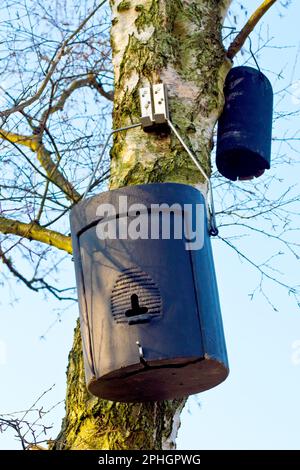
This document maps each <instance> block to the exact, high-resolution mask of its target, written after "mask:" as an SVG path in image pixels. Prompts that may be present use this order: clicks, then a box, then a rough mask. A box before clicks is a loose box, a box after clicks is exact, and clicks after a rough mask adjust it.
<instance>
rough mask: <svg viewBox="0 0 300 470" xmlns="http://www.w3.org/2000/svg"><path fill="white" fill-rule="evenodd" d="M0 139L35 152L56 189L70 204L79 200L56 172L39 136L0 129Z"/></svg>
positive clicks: (69, 185)
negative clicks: (61, 192) (63, 194)
mask: <svg viewBox="0 0 300 470" xmlns="http://www.w3.org/2000/svg"><path fill="white" fill-rule="evenodd" d="M0 137H2V138H3V139H4V140H7V141H8V142H11V143H12V144H13V145H16V146H17V145H18V144H19V145H23V146H25V147H27V148H29V149H30V150H32V152H36V154H37V159H38V161H39V162H40V164H41V166H42V167H43V168H44V170H45V171H46V174H47V176H48V178H49V180H50V181H51V182H52V183H54V184H55V185H56V186H57V187H58V188H60V189H61V190H62V191H63V192H64V193H65V195H66V196H67V198H68V199H69V200H71V201H72V202H77V201H79V200H80V198H81V196H80V194H79V193H78V192H77V191H76V190H75V189H74V187H73V185H72V184H71V183H70V182H69V181H68V180H67V179H66V178H65V177H64V175H63V174H62V173H61V172H60V171H59V170H58V168H57V167H58V163H54V161H53V160H52V158H51V153H50V152H49V150H47V149H46V147H45V146H44V145H43V143H41V142H40V141H39V136H37V135H32V136H23V135H20V134H16V133H14V132H8V131H5V130H3V129H0Z"/></svg>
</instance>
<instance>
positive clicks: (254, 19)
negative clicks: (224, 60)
mask: <svg viewBox="0 0 300 470" xmlns="http://www.w3.org/2000/svg"><path fill="white" fill-rule="evenodd" d="M275 2H276V0H265V1H264V2H263V3H262V4H261V5H260V6H259V7H258V8H257V10H255V12H254V13H253V14H252V15H251V17H250V18H249V20H248V21H247V23H246V24H245V26H244V27H243V29H242V30H241V31H240V32H239V34H238V35H237V36H236V38H235V39H234V40H233V41H232V43H231V44H230V46H229V48H228V51H227V57H228V58H229V59H231V60H232V59H233V58H234V57H235V56H236V55H237V53H238V52H239V51H240V50H241V49H242V47H243V45H244V44H245V41H246V39H247V38H248V36H249V35H250V34H251V33H252V31H253V30H254V28H255V26H256V25H257V23H258V22H259V20H260V19H261V18H262V17H263V16H264V14H265V13H267V11H268V10H269V8H271V6H272V5H274V3H275Z"/></svg>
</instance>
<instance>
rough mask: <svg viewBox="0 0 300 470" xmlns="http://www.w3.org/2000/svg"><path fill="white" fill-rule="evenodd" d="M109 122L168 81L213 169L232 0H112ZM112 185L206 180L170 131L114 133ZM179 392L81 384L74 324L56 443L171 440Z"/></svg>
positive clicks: (169, 443) (183, 124) (179, 117)
mask: <svg viewBox="0 0 300 470" xmlns="http://www.w3.org/2000/svg"><path fill="white" fill-rule="evenodd" d="M110 3H111V9H112V29H111V42H112V50H113V63H114V70H115V101H114V114H113V122H114V127H115V128H116V127H121V126H125V125H128V124H131V123H136V122H139V115H140V111H139V99H138V96H139V93H138V90H139V87H140V86H145V85H148V84H149V83H151V84H154V83H160V82H164V83H166V84H167V86H168V90H169V97H170V112H171V118H172V121H173V123H174V124H175V126H176V127H177V128H178V129H179V130H180V132H181V134H182V136H183V137H184V138H185V140H186V142H187V143H188V144H189V145H190V147H191V148H192V149H193V150H194V152H195V154H196V155H197V157H198V159H199V161H200V162H201V164H202V166H203V167H204V168H205V170H206V171H207V173H210V153H211V148H212V132H213V128H214V125H215V122H216V120H217V118H218V116H219V114H220V112H221V110H222V106H223V93H222V89H223V83H224V79H225V76H226V74H227V72H228V70H229V68H230V64H229V63H228V61H227V60H226V56H225V51H224V48H223V45H222V41H221V26H222V22H223V19H224V15H225V13H226V10H227V8H228V6H229V4H230V0H194V1H193V0H130V1H126V2H125V1H124V0H121V1H120V0H111V1H110ZM111 158H112V159H111V188H117V187H120V186H125V185H133V184H141V183H150V182H164V181H169V182H170V181H173V182H182V183H187V184H194V185H198V184H199V185H201V187H202V189H203V190H204V192H205V189H206V188H205V185H204V184H203V179H202V178H201V175H200V173H199V172H198V171H197V170H196V168H195V167H194V165H193V164H192V163H191V161H190V160H189V158H188V157H187V155H186V153H185V152H184V150H183V149H182V147H181V145H180V144H179V143H178V142H177V140H176V139H175V138H174V137H173V136H172V135H156V134H146V133H144V132H143V131H142V130H140V129H135V130H130V131H127V132H124V133H122V134H117V135H116V136H115V139H114V144H113V147H112V150H111ZM184 403H185V400H184V399H182V400H176V401H166V402H159V403H154V402H151V403H144V404H124V403H122V404H121V403H113V402H110V401H106V400H99V399H97V398H95V397H92V396H91V395H89V394H88V392H87V390H86V387H85V380H84V371H83V362H82V352H81V341H80V333H79V328H78V325H77V327H76V329H75V337H74V345H73V348H72V351H71V352H70V356H69V365H68V371H67V397H66V416H65V418H64V420H63V426H62V430H61V433H60V435H59V436H58V440H57V442H56V444H54V448H56V449H162V448H173V447H174V445H175V438H176V434H177V430H178V427H179V415H180V412H181V410H182V408H183V406H184Z"/></svg>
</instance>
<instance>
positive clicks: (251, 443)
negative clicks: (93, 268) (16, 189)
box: [0, 0, 300, 449]
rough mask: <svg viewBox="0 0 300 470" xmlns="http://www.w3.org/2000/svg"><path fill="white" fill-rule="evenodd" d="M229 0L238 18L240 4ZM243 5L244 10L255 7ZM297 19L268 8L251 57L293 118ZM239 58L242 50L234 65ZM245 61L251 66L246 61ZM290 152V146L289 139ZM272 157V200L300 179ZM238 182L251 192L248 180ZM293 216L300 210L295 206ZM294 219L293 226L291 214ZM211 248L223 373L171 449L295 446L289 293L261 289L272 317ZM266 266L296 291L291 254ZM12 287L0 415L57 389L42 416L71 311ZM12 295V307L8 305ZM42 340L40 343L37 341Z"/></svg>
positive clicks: (8, 443) (268, 248) (294, 316)
mask: <svg viewBox="0 0 300 470" xmlns="http://www.w3.org/2000/svg"><path fill="white" fill-rule="evenodd" d="M234 3H235V4H236V6H237V7H236V11H237V10H238V3H239V2H237V1H236V2H234ZM243 3H246V4H247V5H248V7H249V10H250V11H252V10H253V9H254V8H255V7H256V6H257V5H258V4H259V3H260V2H259V1H253V0H252V1H251V2H250V1H247V2H243ZM299 13H300V5H299V2H298V1H296V0H294V1H292V3H291V6H290V7H289V9H288V10H284V9H283V8H280V7H274V8H273V10H271V11H270V12H269V13H268V14H267V16H266V17H265V19H264V21H263V24H262V34H263V35H264V37H266V35H269V38H273V39H272V40H270V42H269V43H268V46H267V47H265V48H264V49H263V50H262V52H261V54H260V55H259V56H258V61H259V65H260V67H261V68H262V70H263V71H264V72H265V73H266V75H267V76H268V77H269V79H270V80H271V82H272V84H273V87H274V91H275V93H276V92H278V91H280V90H282V89H284V88H285V87H286V86H287V85H290V83H294V84H295V85H294V86H293V87H292V88H291V89H289V90H291V92H292V93H293V96H292V95H291V94H289V93H285V94H283V95H282V94H281V95H278V94H275V99H276V102H277V103H278V107H277V109H278V110H279V109H280V110H283V109H284V110H290V111H293V112H296V111H297V110H299V109H300V92H299V93H298V91H299V90H300V65H299V64H297V63H295V57H296V52H297V48H299V46H300V37H299V24H298V23H299ZM242 20H243V13H239V21H241V23H242V22H243V21H242ZM237 28H239V26H238V25H237ZM258 31H259V28H258V29H257V30H256V31H255V33H254V34H253V36H252V42H253V50H256V47H257V44H258V36H257V34H258ZM286 46H290V47H288V48H287V47H286ZM246 49H247V45H246ZM247 59H248V55H247V53H245V54H244V55H243V56H240V57H239V58H238V60H237V61H236V64H242V63H244V62H245V60H247ZM249 64H251V65H253V62H249ZM249 64H248V65H249ZM279 73H281V78H280V79H278V74H279ZM298 81H299V88H298V85H297V84H298ZM297 96H298V98H299V99H297ZM286 132H288V133H289V135H292V134H293V133H294V134H295V133H297V132H298V137H300V136H299V120H298V118H297V117H292V118H290V119H281V120H278V121H277V123H276V126H275V129H274V136H275V137H281V136H283V135H284V134H285V133H286ZM295 136H297V134H295ZM293 145H295V147H296V146H297V142H295V143H294V144H293ZM298 148H299V146H298ZM299 150H300V148H299ZM279 152H280V153H281V154H282V153H286V154H287V156H288V157H289V158H291V159H292V160H293V164H288V163H286V164H285V165H280V166H279V167H277V166H275V167H273V169H272V170H271V172H273V174H274V175H277V176H278V172H280V176H281V180H280V181H277V182H276V184H274V185H273V186H272V189H270V191H271V193H270V194H269V196H270V197H271V196H272V195H273V197H274V198H276V197H278V194H279V193H281V192H283V191H284V190H285V189H286V188H288V187H291V186H292V185H294V184H297V183H298V181H299V175H298V168H299V165H298V164H297V160H298V158H299V156H298V155H297V153H296V152H295V151H293V150H292V149H291V148H289V147H288V146H286V145H284V146H283V147H281V148H279V143H276V144H275V145H274V146H273V156H276V155H278V153H279ZM246 184H247V185H248V186H247V187H248V188H250V187H251V188H252V189H253V186H251V185H252V183H246ZM298 190H299V188H298ZM294 191H297V190H296V189H295V190H294ZM293 209H294V211H295V212H296V213H297V212H298V213H299V205H298V204H297V203H295V204H294V205H293ZM294 219H295V220H294V222H295V226H297V223H298V222H299V221H297V215H295V216H294ZM298 226H299V223H298ZM261 227H262V228H264V227H265V222H263V221H261ZM229 233H230V234H231V235H234V234H235V233H236V232H235V227H231V228H230V229H229V231H226V234H229ZM299 233H300V232H299V231H298V232H295V233H294V234H293V235H292V237H293V240H294V241H295V242H297V241H298V240H299ZM223 234H224V232H223ZM221 235H222V233H221ZM238 243H239V247H241V248H242V249H244V250H245V251H246V252H247V253H248V254H249V255H251V256H253V257H254V259H256V260H258V262H259V261H261V260H264V259H266V258H267V257H268V256H270V255H272V254H274V253H275V252H277V251H278V245H277V244H276V242H273V241H271V240H270V239H266V237H264V236H260V235H258V234H257V235H255V234H252V233H251V236H248V237H247V238H243V239H241V240H240V241H239V242H238ZM213 247H214V257H215V264H216V270H217V276H218V282H219V293H220V298H221V306H222V313H223V321H224V327H225V334H226V340H227V348H228V355H229V361H230V376H229V378H228V379H227V380H226V382H225V383H223V384H222V385H220V386H219V387H217V388H215V389H213V390H210V391H207V392H205V393H202V394H201V395H198V396H197V397H190V399H189V401H188V404H187V406H186V408H185V410H184V412H183V414H182V426H181V429H180V432H179V436H178V448H179V449H264V448H268V449H279V448H282V449H299V448H300V428H299V422H300V403H299V391H300V361H298V360H297V358H298V356H297V354H295V353H296V352H297V351H296V350H295V347H296V346H297V341H300V309H299V306H298V305H297V303H296V302H295V299H294V298H293V296H289V295H288V293H287V291H286V290H285V289H282V288H280V287H278V285H276V284H274V283H272V282H267V283H266V285H265V292H267V294H268V296H269V299H270V300H271V301H272V304H274V305H275V306H276V308H277V311H275V310H274V309H273V308H272V306H271V305H270V303H269V302H268V301H267V300H266V299H265V298H264V296H263V295H262V294H259V293H257V295H255V296H254V298H253V299H252V300H251V296H249V294H251V292H253V290H254V289H255V288H256V286H257V284H258V282H259V273H258V272H257V270H255V269H253V268H252V267H251V266H250V265H249V264H248V263H247V262H246V261H244V260H242V259H241V258H239V257H238V256H237V254H236V253H235V252H234V251H233V250H231V249H230V248H228V247H227V246H226V245H225V244H224V243H222V242H221V241H218V240H215V241H214V242H213ZM274 265H275V267H276V268H277V269H278V270H279V271H280V272H281V273H282V274H280V273H277V275H276V276H277V277H278V278H279V279H280V280H282V281H284V282H286V283H289V284H300V283H299V262H298V261H297V260H296V259H295V258H294V257H293V256H291V255H288V254H285V255H281V256H278V257H277V258H276V259H275V260H274ZM1 269H2V267H1ZM72 269H73V266H72V265H70V266H69V267H67V266H66V265H65V267H64V269H63V272H62V273H61V274H62V278H68V281H69V283H70V280H71V277H72V276H73V270H72ZM11 288H12V290H11ZM11 288H10V287H9V286H8V285H7V284H6V285H4V286H2V287H1V288H0V289H1V297H0V325H1V330H0V377H1V388H0V403H1V412H3V413H8V412H12V411H17V410H23V409H27V408H28V407H29V406H31V405H32V403H34V401H35V400H36V399H37V398H38V397H39V396H40V395H41V394H42V393H43V392H44V391H45V390H47V389H48V388H50V387H51V386H52V385H53V384H56V385H55V387H54V388H53V389H52V390H51V391H50V392H49V393H47V394H46V395H45V397H43V399H42V400H41V404H42V405H43V406H44V409H48V408H51V407H52V406H53V405H55V404H56V403H58V402H60V401H62V400H63V399H64V395H65V370H66V365H67V356H68V352H69V350H70V347H71V343H72V334H73V328H74V326H75V321H76V318H77V313H78V312H77V306H73V307H71V308H69V309H66V310H64V311H62V312H61V316H60V317H58V310H57V309H58V308H59V307H60V306H59V305H58V304H57V302H55V301H53V300H47V301H44V300H43V298H42V297H41V296H39V295H36V294H34V293H31V292H30V291H28V290H27V289H26V288H25V287H23V286H21V285H20V284H17V285H16V284H15V285H14V284H11ZM15 297H17V298H18V301H14V302H12V300H13V299H14V298H15ZM43 336H44V339H42V338H41V337H43ZM63 414H64V409H63V404H61V405H58V406H57V407H56V408H55V409H54V410H53V411H52V412H51V413H50V414H49V415H47V417H46V418H45V422H46V423H49V424H51V423H54V427H53V429H52V430H51V431H49V437H53V438H55V436H56V434H57V432H58V430H59V428H60V424H61V418H62V417H63ZM8 448H10V449H12V448H20V445H19V443H18V442H17V441H16V440H15V439H14V437H13V434H12V433H10V432H7V433H5V434H3V435H0V449H8Z"/></svg>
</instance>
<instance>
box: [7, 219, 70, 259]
mask: <svg viewBox="0 0 300 470" xmlns="http://www.w3.org/2000/svg"><path fill="white" fill-rule="evenodd" d="M0 232H1V233H3V234H5V235H7V234H12V235H17V236H19V237H23V238H27V239H28V240H35V241H38V242H41V243H45V244H46V245H50V246H54V247H55V248H58V249H59V250H63V251H66V252H67V253H69V254H71V253H72V242H71V237H68V236H66V235H63V234H61V233H59V232H56V231H54V230H49V229H47V228H44V227H41V226H40V225H38V224H37V223H35V222H32V223H29V224H28V223H24V222H19V221H18V220H14V219H8V218H6V217H0Z"/></svg>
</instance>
